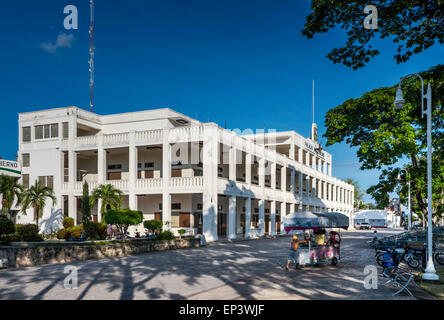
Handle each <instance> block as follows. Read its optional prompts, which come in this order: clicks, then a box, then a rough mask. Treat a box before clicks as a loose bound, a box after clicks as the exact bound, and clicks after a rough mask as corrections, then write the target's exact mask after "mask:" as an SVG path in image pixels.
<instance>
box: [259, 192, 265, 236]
mask: <svg viewBox="0 0 444 320" xmlns="http://www.w3.org/2000/svg"><path fill="white" fill-rule="evenodd" d="M264 227H265V200H264V199H259V235H260V236H263V235H264V233H265V228H264Z"/></svg>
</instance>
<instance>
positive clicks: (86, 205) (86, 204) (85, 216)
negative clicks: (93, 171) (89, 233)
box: [82, 181, 91, 225]
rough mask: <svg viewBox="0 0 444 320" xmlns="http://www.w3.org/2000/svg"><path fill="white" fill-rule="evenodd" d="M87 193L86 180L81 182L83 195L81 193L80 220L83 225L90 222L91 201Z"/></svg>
mask: <svg viewBox="0 0 444 320" xmlns="http://www.w3.org/2000/svg"><path fill="white" fill-rule="evenodd" d="M90 199H91V197H90V195H89V185H88V182H86V181H85V182H84V183H83V195H82V222H83V224H84V225H86V224H88V223H90V222H91V203H90Z"/></svg>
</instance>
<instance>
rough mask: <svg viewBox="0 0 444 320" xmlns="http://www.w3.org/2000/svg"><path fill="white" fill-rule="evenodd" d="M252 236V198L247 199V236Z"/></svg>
mask: <svg viewBox="0 0 444 320" xmlns="http://www.w3.org/2000/svg"><path fill="white" fill-rule="evenodd" d="M250 236H251V198H246V199H245V238H249V237H250Z"/></svg>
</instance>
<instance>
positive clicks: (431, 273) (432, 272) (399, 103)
mask: <svg viewBox="0 0 444 320" xmlns="http://www.w3.org/2000/svg"><path fill="white" fill-rule="evenodd" d="M412 75H415V76H417V77H418V78H420V79H421V108H422V113H421V115H422V117H424V98H425V99H427V256H428V259H427V267H426V269H425V273H424V274H423V275H422V278H423V279H424V280H436V281H437V280H439V276H438V275H437V274H436V269H435V266H434V265H433V221H432V87H431V85H430V83H429V84H428V86H427V94H426V96H424V80H423V79H422V77H421V76H420V75H419V74H416V73H415V74H412ZM412 75H408V76H406V77H409V76H412ZM406 77H403V78H401V81H400V82H399V86H398V90H397V91H396V99H395V102H394V105H395V106H396V107H397V108H398V109H400V108H402V107H403V106H404V105H405V100H404V98H403V94H402V90H401V82H402V80H403V79H405V78H406Z"/></svg>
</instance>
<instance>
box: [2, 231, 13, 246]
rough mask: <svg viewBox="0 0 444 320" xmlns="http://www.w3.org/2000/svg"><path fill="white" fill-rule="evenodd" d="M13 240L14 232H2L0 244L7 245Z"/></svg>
mask: <svg viewBox="0 0 444 320" xmlns="http://www.w3.org/2000/svg"><path fill="white" fill-rule="evenodd" d="M11 241H12V234H2V235H0V245H1V246H7V245H9V244H10V243H11Z"/></svg>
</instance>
